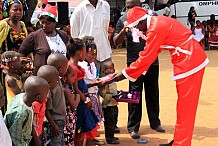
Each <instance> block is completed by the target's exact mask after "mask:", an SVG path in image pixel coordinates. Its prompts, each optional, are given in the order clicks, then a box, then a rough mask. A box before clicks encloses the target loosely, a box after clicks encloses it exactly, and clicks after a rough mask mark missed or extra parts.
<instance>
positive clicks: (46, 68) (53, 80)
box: [33, 65, 59, 144]
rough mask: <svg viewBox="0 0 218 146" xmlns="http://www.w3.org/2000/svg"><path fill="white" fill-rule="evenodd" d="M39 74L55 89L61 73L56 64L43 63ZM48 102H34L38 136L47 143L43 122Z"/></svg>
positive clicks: (42, 141)
mask: <svg viewBox="0 0 218 146" xmlns="http://www.w3.org/2000/svg"><path fill="white" fill-rule="evenodd" d="M37 76H38V77H41V78H43V79H45V80H46V81H47V82H48V84H49V86H50V90H53V89H54V88H55V87H56V86H57V82H58V79H59V73H58V71H57V69H56V68H55V67H54V66H51V65H43V66H41V67H40V68H39V70H38V72H37ZM46 102H47V100H46V101H45V102H43V103H39V102H34V103H33V107H34V108H33V109H34V117H33V119H34V126H35V131H36V134H37V136H38V138H39V139H40V140H41V143H42V144H44V143H45V141H44V140H45V139H43V138H44V137H45V134H44V131H43V123H44V118H45V109H46Z"/></svg>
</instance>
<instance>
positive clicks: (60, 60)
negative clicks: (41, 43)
mask: <svg viewBox="0 0 218 146" xmlns="http://www.w3.org/2000/svg"><path fill="white" fill-rule="evenodd" d="M67 62H68V60H67V58H66V57H65V56H64V55H62V54H58V53H54V54H51V55H50V56H49V57H48V59H47V64H48V65H51V66H54V67H55V68H56V69H57V70H58V72H59V76H60V77H63V76H64V75H65V74H66V71H67ZM50 93H51V95H50V96H49V97H48V101H47V103H46V111H45V116H46V118H47V120H48V122H49V123H50V127H49V131H51V132H50V133H48V135H49V137H51V143H50V145H52V146H53V145H55V146H56V145H58V146H64V126H65V122H66V103H65V95H64V89H63V87H62V83H61V81H60V79H59V81H58V84H57V86H56V87H55V88H54V89H53V90H52V91H51V92H50Z"/></svg>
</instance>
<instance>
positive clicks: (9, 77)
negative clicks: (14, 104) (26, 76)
mask: <svg viewBox="0 0 218 146" xmlns="http://www.w3.org/2000/svg"><path fill="white" fill-rule="evenodd" d="M1 60H2V65H3V66H4V70H5V72H6V76H5V87H6V91H7V92H6V95H7V105H9V104H10V102H11V100H12V98H13V97H14V96H15V95H17V94H19V93H21V89H22V80H21V76H20V73H21V62H20V54H19V53H17V52H15V51H6V52H4V53H3V54H2V56H1Z"/></svg>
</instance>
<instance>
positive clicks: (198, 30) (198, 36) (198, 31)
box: [192, 20, 205, 48]
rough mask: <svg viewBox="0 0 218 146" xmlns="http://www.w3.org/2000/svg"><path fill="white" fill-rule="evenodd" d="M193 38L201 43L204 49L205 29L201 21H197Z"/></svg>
mask: <svg viewBox="0 0 218 146" xmlns="http://www.w3.org/2000/svg"><path fill="white" fill-rule="evenodd" d="M192 31H193V35H192V36H193V38H194V39H195V40H196V41H198V42H199V44H200V45H201V46H202V47H203V48H204V34H205V32H204V27H203V26H202V25H201V22H200V21H199V20H197V21H196V26H194V27H193V30H192Z"/></svg>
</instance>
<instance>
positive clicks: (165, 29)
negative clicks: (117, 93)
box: [122, 16, 209, 81]
mask: <svg viewBox="0 0 218 146" xmlns="http://www.w3.org/2000/svg"><path fill="white" fill-rule="evenodd" d="M147 24H148V30H147V32H146V46H145V48H144V50H143V51H141V52H140V53H139V58H138V59H137V60H136V61H135V62H133V63H132V64H131V65H130V66H129V67H127V68H126V69H124V70H123V71H122V73H123V75H124V76H125V77H126V78H127V79H129V80H130V81H135V80H136V79H137V78H138V77H139V76H140V75H141V74H146V72H147V70H148V68H149V66H150V65H151V64H152V63H153V62H154V60H155V59H156V58H157V56H158V54H159V53H160V52H161V51H162V49H166V50H169V52H170V55H171V62H172V64H173V80H177V79H181V78H185V77H187V76H189V75H192V74H194V73H196V72H198V71H199V70H201V69H202V68H204V67H205V66H206V65H207V64H208V62H209V60H208V59H207V56H206V54H205V52H204V50H203V48H202V47H201V46H200V45H199V43H198V42H197V41H196V40H194V39H193V38H192V37H191V35H192V32H191V30H189V29H187V28H186V27H185V26H183V24H181V23H180V22H178V21H177V20H175V19H172V18H169V17H164V16H153V17H149V18H147Z"/></svg>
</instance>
